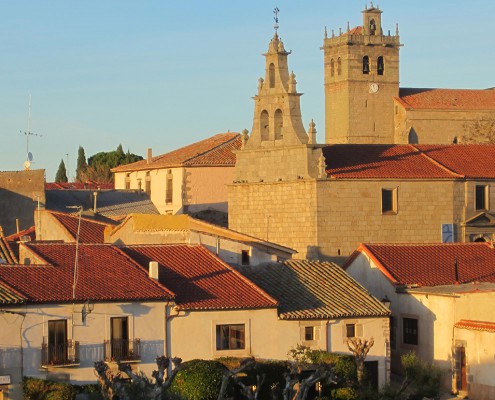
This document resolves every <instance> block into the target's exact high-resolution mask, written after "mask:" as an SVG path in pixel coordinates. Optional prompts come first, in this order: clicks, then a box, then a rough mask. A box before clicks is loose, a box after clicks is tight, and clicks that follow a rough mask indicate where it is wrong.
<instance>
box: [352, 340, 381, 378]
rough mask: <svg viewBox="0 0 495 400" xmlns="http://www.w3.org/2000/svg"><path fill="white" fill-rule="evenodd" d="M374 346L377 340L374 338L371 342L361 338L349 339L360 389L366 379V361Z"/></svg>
mask: <svg viewBox="0 0 495 400" xmlns="http://www.w3.org/2000/svg"><path fill="white" fill-rule="evenodd" d="M374 344H375V340H374V339H373V337H372V338H371V339H370V340H362V339H361V338H356V337H353V338H348V339H347V348H348V349H349V351H350V352H351V353H352V355H353V356H354V360H355V361H356V369H357V381H358V385H359V386H360V387H361V385H362V383H363V378H364V360H365V359H366V356H367V355H368V352H369V351H370V349H371V348H372V347H373V345H374Z"/></svg>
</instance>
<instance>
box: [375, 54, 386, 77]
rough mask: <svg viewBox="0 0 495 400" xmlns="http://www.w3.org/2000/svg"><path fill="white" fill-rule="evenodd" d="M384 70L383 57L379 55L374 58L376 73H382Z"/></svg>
mask: <svg viewBox="0 0 495 400" xmlns="http://www.w3.org/2000/svg"><path fill="white" fill-rule="evenodd" d="M384 70H385V64H384V63H383V57H382V56H380V57H378V59H377V60H376V72H377V74H378V75H383V71H384Z"/></svg>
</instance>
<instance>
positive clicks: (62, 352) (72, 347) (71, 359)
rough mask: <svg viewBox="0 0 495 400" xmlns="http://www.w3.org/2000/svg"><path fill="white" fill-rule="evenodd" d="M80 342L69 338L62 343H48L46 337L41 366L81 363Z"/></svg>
mask: <svg viewBox="0 0 495 400" xmlns="http://www.w3.org/2000/svg"><path fill="white" fill-rule="evenodd" d="M79 364H80V360H79V342H77V341H75V340H67V341H65V342H63V343H60V344H56V345H55V344H51V343H48V340H47V338H46V337H44V338H43V343H42V344H41V366H42V367H43V368H45V367H65V366H71V365H79Z"/></svg>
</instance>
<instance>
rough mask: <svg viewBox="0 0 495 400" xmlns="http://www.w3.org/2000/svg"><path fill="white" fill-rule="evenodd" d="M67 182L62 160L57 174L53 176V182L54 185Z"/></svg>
mask: <svg viewBox="0 0 495 400" xmlns="http://www.w3.org/2000/svg"><path fill="white" fill-rule="evenodd" d="M68 181H69V180H68V179H67V170H66V168H65V163H64V160H63V159H62V161H60V164H59V166H58V170H57V173H56V175H55V182H56V183H67V182H68Z"/></svg>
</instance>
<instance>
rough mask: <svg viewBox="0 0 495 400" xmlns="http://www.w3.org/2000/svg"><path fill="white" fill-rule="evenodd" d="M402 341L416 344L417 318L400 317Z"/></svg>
mask: <svg viewBox="0 0 495 400" xmlns="http://www.w3.org/2000/svg"><path fill="white" fill-rule="evenodd" d="M402 339H403V340H402V341H403V343H404V344H412V345H415V346H417V345H418V320H417V319H416V318H402Z"/></svg>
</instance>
